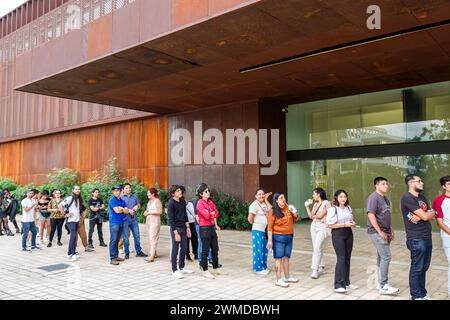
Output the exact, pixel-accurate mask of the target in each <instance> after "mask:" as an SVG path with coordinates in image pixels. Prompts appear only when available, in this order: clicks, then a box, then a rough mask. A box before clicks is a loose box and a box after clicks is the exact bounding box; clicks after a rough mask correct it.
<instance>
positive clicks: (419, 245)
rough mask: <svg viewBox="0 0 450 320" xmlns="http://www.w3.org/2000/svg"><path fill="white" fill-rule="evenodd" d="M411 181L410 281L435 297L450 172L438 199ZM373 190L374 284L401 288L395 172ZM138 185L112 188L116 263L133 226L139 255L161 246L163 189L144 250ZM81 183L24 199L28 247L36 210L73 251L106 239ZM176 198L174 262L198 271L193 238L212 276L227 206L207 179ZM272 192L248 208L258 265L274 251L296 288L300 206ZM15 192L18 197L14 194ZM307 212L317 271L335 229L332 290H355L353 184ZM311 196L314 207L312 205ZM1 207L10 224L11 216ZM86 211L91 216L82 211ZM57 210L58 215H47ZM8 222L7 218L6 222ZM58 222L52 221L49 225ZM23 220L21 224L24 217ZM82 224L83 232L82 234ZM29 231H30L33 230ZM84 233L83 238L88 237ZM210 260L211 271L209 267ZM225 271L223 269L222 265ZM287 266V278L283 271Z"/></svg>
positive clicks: (170, 211) (95, 204) (387, 290)
mask: <svg viewBox="0 0 450 320" xmlns="http://www.w3.org/2000/svg"><path fill="white" fill-rule="evenodd" d="M405 183H406V185H407V188H408V191H407V192H406V193H405V194H404V195H403V196H402V198H401V199H400V204H401V212H402V216H403V219H404V224H405V232H406V239H407V241H406V245H407V248H408V250H409V251H410V256H411V266H410V272H409V287H410V293H411V298H412V299H413V300H428V299H430V298H429V296H428V295H427V290H426V288H425V283H426V281H425V279H426V272H427V270H428V268H429V266H430V263H431V254H432V237H431V235H432V234H431V229H432V227H431V223H430V221H431V220H433V219H436V221H437V224H438V226H439V228H440V230H441V237H442V243H443V248H444V251H445V255H446V257H447V259H448V261H449V264H450V176H445V177H442V178H441V179H440V184H441V187H442V190H443V194H442V195H441V196H439V197H437V198H436V199H435V200H434V202H433V206H432V207H431V206H430V204H429V202H428V200H427V199H426V198H425V196H424V195H423V194H422V191H423V189H424V182H423V180H422V179H421V178H420V177H419V176H417V175H413V174H410V175H408V176H406V178H405ZM374 188H375V190H374V192H373V193H372V194H370V195H369V197H368V198H367V202H366V210H365V212H366V214H367V232H368V238H369V239H370V240H371V242H372V243H373V245H374V248H375V250H376V252H377V267H378V283H377V287H376V289H377V290H378V292H379V293H380V294H388V295H391V294H397V293H398V292H399V289H398V288H395V287H393V286H391V285H390V284H389V265H390V261H391V250H390V244H391V242H392V241H394V239H395V234H394V229H393V227H392V217H391V202H390V200H389V198H388V197H387V194H388V192H389V183H388V180H387V179H386V178H384V177H377V178H375V179H374ZM131 191H132V190H131V185H129V184H125V185H124V186H116V187H114V188H113V190H112V192H113V196H112V197H111V199H110V200H109V202H108V204H109V205H108V207H109V228H110V242H109V252H110V262H111V264H113V265H118V264H119V263H120V262H123V261H125V260H126V259H129V254H130V251H129V241H128V239H129V236H130V231H131V234H132V235H133V238H134V243H135V249H136V256H137V257H146V259H145V260H146V261H147V262H153V261H154V260H155V259H156V258H157V257H158V256H157V245H158V240H159V234H160V225H161V219H160V216H161V214H162V203H161V201H160V200H159V196H158V191H157V190H156V189H154V188H151V189H149V190H148V200H149V201H148V203H147V207H146V210H145V212H144V216H145V217H146V224H147V228H148V237H149V239H148V243H149V247H148V252H149V255H150V256H149V257H148V256H147V255H146V254H145V253H144V252H143V251H142V248H141V245H140V235H139V227H138V223H137V219H136V212H137V211H138V210H139V208H140V204H139V200H138V199H137V197H136V196H135V195H133V194H132V192H131ZM80 192H81V190H80V188H79V186H75V187H74V188H73V190H72V194H71V195H70V196H68V197H66V198H65V199H62V198H61V192H60V191H59V190H54V191H53V192H52V197H51V198H49V197H48V196H49V195H48V193H46V192H42V193H41V195H40V197H39V195H37V193H36V191H34V190H30V191H29V192H27V195H26V198H25V199H23V200H22V210H23V216H22V234H23V236H22V248H23V250H24V251H30V250H29V249H28V248H27V239H28V240H30V238H31V250H33V249H39V247H38V246H37V244H36V234H37V230H36V226H35V221H36V219H37V220H38V221H39V229H40V232H39V234H40V239H41V242H42V240H43V239H44V235H43V233H44V229H45V228H47V233H48V237H49V244H48V247H51V246H52V240H53V238H54V235H55V233H57V235H58V242H57V244H58V245H62V243H61V235H62V226H63V224H64V221H65V224H66V226H67V227H68V229H69V234H70V240H69V249H68V258H69V259H71V260H73V261H75V260H77V259H78V253H77V252H76V243H77V238H78V237H77V235H80V237H81V239H82V242H83V246H84V247H85V251H87V252H89V251H92V250H93V245H92V235H93V231H94V227H95V226H97V230H98V235H99V241H100V245H101V246H103V247H106V244H105V242H104V239H103V233H102V223H103V221H104V220H105V219H106V218H107V216H106V212H105V204H104V203H103V201H102V200H101V199H100V198H99V190H98V189H94V190H93V191H92V198H91V199H90V200H89V204H88V206H89V209H90V212H91V216H90V222H89V242H87V240H86V233H85V227H84V219H82V218H81V217H82V216H83V215H82V214H83V212H84V211H85V209H86V208H85V207H84V206H83V202H82V199H81V196H80ZM169 192H170V195H171V198H170V199H169V201H168V203H167V204H166V213H167V218H168V219H167V220H168V225H169V228H170V236H171V248H172V249H171V265H172V272H173V276H174V277H176V278H178V279H181V278H184V276H185V275H186V274H190V273H193V270H189V269H186V268H185V260H186V257H187V258H188V259H190V260H192V257H191V255H190V248H189V247H190V245H191V246H192V251H193V255H194V260H198V263H199V268H200V269H201V271H202V275H203V276H204V277H206V278H209V279H214V278H215V277H216V276H218V275H220V274H221V272H219V270H218V269H219V268H221V267H222V265H221V264H220V263H219V257H218V252H219V242H218V234H217V231H219V230H220V227H219V226H218V223H217V219H218V218H219V217H220V213H219V212H218V210H217V207H216V206H215V204H214V202H213V201H212V199H211V198H210V195H211V192H210V188H209V187H208V185H206V184H204V183H202V184H200V185H199V186H198V188H197V190H196V195H197V197H196V199H194V200H193V201H190V200H189V199H188V197H187V195H186V189H185V188H184V187H183V186H180V185H174V186H171V187H170V189H169ZM6 194H8V192H3V193H2V195H3V196H2V197H1V198H0V200H1V201H0V204H1V205H2V207H1V208H2V212H7V209H8V207H9V206H11V203H12V200H11V196H10V194H9V196H6ZM270 196H271V193H265V192H264V190H262V189H258V190H256V192H255V200H254V201H253V203H252V204H251V205H250V207H249V214H248V221H249V223H250V224H251V225H252V257H253V271H254V272H255V274H258V275H267V274H269V272H270V271H269V268H268V265H267V259H268V254H269V250H271V251H272V254H273V258H274V259H275V279H276V282H275V284H276V285H277V286H280V287H288V286H289V283H296V282H298V279H297V278H295V277H293V276H292V275H291V273H290V258H291V253H292V249H293V240H294V223H295V222H296V221H298V220H299V214H298V210H297V208H295V207H294V206H293V205H289V204H288V203H287V202H286V197H285V195H284V194H282V193H275V194H274V195H273V201H272V203H270V202H269V200H268V198H269V197H270ZM7 199H10V200H7ZM304 205H305V210H306V212H307V214H308V217H309V218H310V219H311V220H312V223H311V226H310V233H311V240H312V247H313V254H312V260H311V278H313V279H318V278H319V277H320V276H321V275H322V274H323V273H324V270H325V259H324V254H323V245H324V242H325V240H326V238H327V237H331V241H332V245H333V248H334V250H335V253H336V260H337V262H336V266H335V271H334V289H335V292H338V293H346V292H347V291H348V290H349V289H357V288H358V287H357V286H356V285H354V284H352V283H351V282H350V265H351V263H350V262H351V254H352V250H353V239H354V238H353V231H352V228H354V227H355V226H356V222H355V220H354V215H353V210H352V208H351V206H350V201H349V196H348V194H347V192H346V191H345V190H342V189H340V190H337V191H336V192H335V193H334V197H333V201H332V202H330V201H328V200H327V195H326V192H325V190H323V189H322V188H315V189H314V190H313V193H312V199H308V200H306V201H305V203H304ZM311 205H312V207H311ZM3 216H4V215H2V224H3V221H4V220H3V219H4V217H3ZM83 217H84V216H83ZM47 219H50V221H49V222H50V223H48V222H47ZM6 224H7V223H6ZM49 226H50V227H49ZM16 228H18V226H16ZM83 231H84V236H83ZM29 233H31V237H30V236H29ZM83 239H84V240H83ZM121 239H123V246H124V254H125V258H122V257H119V242H120V241H121ZM209 267H212V270H210V269H209ZM222 273H223V272H222ZM282 274H284V277H282ZM448 292H449V295H450V269H449V273H448Z"/></svg>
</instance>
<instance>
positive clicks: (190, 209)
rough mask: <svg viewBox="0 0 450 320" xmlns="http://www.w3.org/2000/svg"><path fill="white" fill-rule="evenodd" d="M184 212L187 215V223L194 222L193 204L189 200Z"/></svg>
mask: <svg viewBox="0 0 450 320" xmlns="http://www.w3.org/2000/svg"><path fill="white" fill-rule="evenodd" d="M186 213H187V216H188V221H189V223H194V222H195V211H194V204H193V203H192V202H190V201H189V202H188V203H187V205H186Z"/></svg>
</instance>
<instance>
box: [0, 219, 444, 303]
mask: <svg viewBox="0 0 450 320" xmlns="http://www.w3.org/2000/svg"><path fill="white" fill-rule="evenodd" d="M104 233H105V238H106V239H109V232H108V226H107V225H105V226H104ZM94 239H95V243H94V245H98V241H97V240H96V238H95V237H94ZM141 239H142V240H143V243H144V248H146V247H147V230H146V227H145V225H141ZM67 241H68V238H67V234H66V232H65V231H64V236H63V243H64V246H63V247H57V246H53V247H52V248H47V247H46V246H45V245H43V246H42V247H43V249H42V250H41V251H35V252H32V253H27V252H22V251H21V250H20V237H19V236H14V237H6V236H3V237H0V247H1V249H0V269H1V272H2V286H1V287H0V299H14V300H15V299H27V300H28V299H121V300H124V299H133V300H134V299H151V300H154V299H170V300H173V299H233V300H234V299H300V300H303V299H324V300H330V299H331V300H334V299H336V300H337V299H343V300H348V299H351V300H357V299H368V300H372V299H386V300H391V299H402V300H403V299H409V289H408V271H409V251H408V250H407V249H406V246H405V235H404V232H401V231H398V232H397V239H396V240H395V241H394V242H393V244H392V256H393V261H392V264H391V270H390V283H391V284H392V285H394V286H396V287H399V288H400V293H399V295H398V296H395V297H392V296H380V295H378V293H377V291H376V290H375V289H374V287H375V277H374V275H375V273H374V272H375V270H376V263H375V249H374V247H373V245H372V243H371V242H370V241H369V240H368V238H367V234H366V231H365V230H363V229H356V230H355V245H354V250H353V256H352V267H351V281H352V283H354V284H356V285H358V286H359V289H357V290H352V291H349V292H348V293H347V294H344V295H343V294H338V293H334V291H333V274H334V264H335V261H336V259H335V254H334V250H333V248H332V246H331V241H330V239H329V238H328V239H327V240H326V242H325V257H326V264H327V268H326V272H325V274H324V275H322V277H321V278H320V279H317V280H314V279H311V278H310V277H309V274H310V269H309V267H310V263H311V239H310V235H309V226H308V225H306V224H300V225H297V226H296V236H295V240H294V252H293V255H292V259H291V270H292V274H293V275H294V276H296V277H298V278H299V279H300V281H299V283H297V284H291V286H290V287H289V288H280V287H276V286H275V285H274V273H273V272H271V273H270V274H269V275H268V276H257V275H254V274H253V273H252V271H251V246H250V243H251V234H250V232H240V231H227V230H222V231H220V234H219V243H220V252H219V259H220V262H221V263H222V264H223V266H224V267H223V268H222V269H221V270H222V271H224V272H226V273H227V274H226V275H221V276H219V277H218V278H217V279H215V280H209V279H205V278H203V277H201V275H200V271H199V269H198V267H197V262H187V266H186V267H187V268H191V269H193V270H195V273H194V274H192V275H187V276H186V278H184V279H181V280H177V279H175V278H174V277H172V275H171V270H170V261H169V250H170V241H169V232H168V228H167V227H165V226H163V227H162V229H161V239H160V244H159V250H158V254H159V255H160V258H158V259H157V260H156V261H155V262H153V263H146V262H144V260H143V259H142V258H136V257H135V255H134V254H131V257H130V259H129V260H127V261H126V262H124V263H121V265H119V266H112V265H110V264H109V259H108V248H101V247H98V246H96V251H95V252H92V253H84V252H82V249H81V247H79V249H78V250H79V251H80V253H81V257H80V260H78V261H77V262H69V261H67V259H66V252H67ZM79 243H81V242H80V241H79ZM433 243H434V249H433V257H432V265H431V268H430V270H429V271H428V273H427V289H428V291H429V295H431V297H432V298H433V299H447V260H446V258H445V255H444V253H443V251H442V248H441V241H440V237H439V235H438V234H434V235H433ZM145 251H146V250H145ZM56 264H66V267H67V268H66V269H60V270H55V271H45V270H42V269H39V268H41V267H45V266H52V265H56ZM269 265H270V269H271V270H273V269H274V260H273V259H272V258H270V259H269ZM180 283H182V285H183V290H179V288H180V287H179V285H180Z"/></svg>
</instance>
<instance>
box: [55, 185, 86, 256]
mask: <svg viewBox="0 0 450 320" xmlns="http://www.w3.org/2000/svg"><path fill="white" fill-rule="evenodd" d="M82 207H83V199H82V198H81V188H80V186H74V187H73V188H72V194H71V195H70V196H68V197H66V198H65V199H64V200H63V201H62V202H61V203H60V204H59V205H58V209H59V210H60V211H63V212H64V213H65V216H66V219H67V220H66V225H67V227H68V228H69V230H70V238H69V248H68V251H67V258H68V259H69V260H70V261H77V260H78V255H77V254H76V249H77V238H78V224H79V221H80V215H81V208H82Z"/></svg>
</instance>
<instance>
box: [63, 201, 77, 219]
mask: <svg viewBox="0 0 450 320" xmlns="http://www.w3.org/2000/svg"><path fill="white" fill-rule="evenodd" d="M70 202H72V196H68V197H67V198H65V199H64V200H63V202H61V203H62V206H63V208H64V207H65V206H66V205H68V204H69V203H70ZM69 213H70V217H69V218H68V219H67V222H78V221H80V208H79V204H78V206H77V205H76V201H73V202H72V204H71V205H70V207H69Z"/></svg>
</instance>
